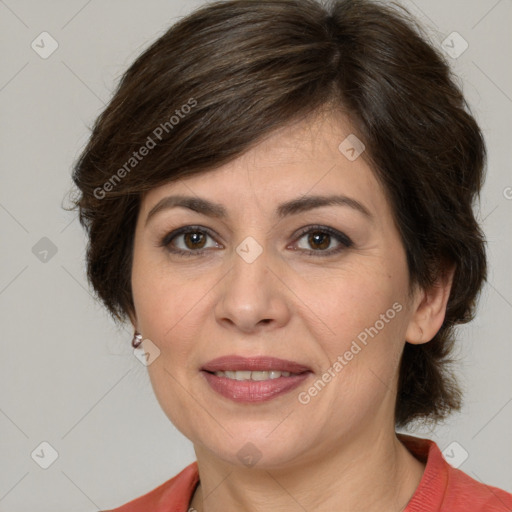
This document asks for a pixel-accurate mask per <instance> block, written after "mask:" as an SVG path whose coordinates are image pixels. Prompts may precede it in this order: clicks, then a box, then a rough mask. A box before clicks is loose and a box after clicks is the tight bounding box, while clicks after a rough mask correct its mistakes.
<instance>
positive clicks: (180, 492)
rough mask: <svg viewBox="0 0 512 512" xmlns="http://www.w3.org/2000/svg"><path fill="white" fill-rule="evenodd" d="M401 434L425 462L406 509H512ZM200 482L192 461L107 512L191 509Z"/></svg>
mask: <svg viewBox="0 0 512 512" xmlns="http://www.w3.org/2000/svg"><path fill="white" fill-rule="evenodd" d="M398 437H399V439H400V440H401V441H402V443H403V444H404V445H405V446H406V447H407V449H408V450H409V451H410V452H411V453H412V454H413V455H414V456H415V457H416V458H417V459H419V460H421V461H422V462H424V463H426V467H425V472H424V473H423V477H422V479H421V481H420V484H419V486H418V488H417V489H416V492H415V493H414V495H413V497H412V498H411V500H410V501H409V503H408V504H407V507H406V508H405V509H404V511H403V512H512V494H509V493H508V492H505V491H503V490H501V489H497V488H496V487H491V486H489V485H484V484H483V483H480V482H478V481H477V480H474V479H473V478H471V477H470V476H468V475H466V473H464V472H462V471H461V470H459V469H455V468H453V467H452V466H450V465H449V464H448V463H447V462H446V461H445V460H444V458H443V455H442V454H441V451H440V450H439V448H438V446H437V445H436V443H434V442H433V441H430V440H428V439H420V438H416V437H412V436H406V435H402V434H399V435H398ZM198 483H199V473H198V468H197V462H193V463H192V464H190V465H189V466H187V467H186V468H185V469H184V470H183V471H182V472H181V473H179V474H178V475H176V476H175V477H174V478H171V479H170V480H168V481H167V482H164V483H163V484H162V485H160V486H159V487H157V488H156V489H153V490H152V491H150V492H148V493H147V494H145V495H144V496H141V497H139V498H137V499H135V500H133V501H130V502H129V503H126V504H125V505H123V506H121V507H119V508H116V509H113V510H110V511H104V512H149V511H151V512H188V511H189V507H190V501H191V499H192V495H193V494H194V491H195V488H196V486H197V484H198Z"/></svg>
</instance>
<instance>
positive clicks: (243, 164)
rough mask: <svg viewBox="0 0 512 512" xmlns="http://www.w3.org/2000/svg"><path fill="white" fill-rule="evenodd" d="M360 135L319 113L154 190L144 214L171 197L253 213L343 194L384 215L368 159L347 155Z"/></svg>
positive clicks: (330, 115) (380, 193)
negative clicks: (252, 209) (301, 199)
mask: <svg viewBox="0 0 512 512" xmlns="http://www.w3.org/2000/svg"><path fill="white" fill-rule="evenodd" d="M354 131H355V130H354V129H353V127H352V126H351V125H350V123H349V122H348V120H347V118H345V117H343V116H342V115H340V114H336V115H335V114H333V113H326V112H321V113H316V114H315V115H312V116H310V117H308V118H304V119H302V120H300V121H296V122H294V123H293V124H289V125H286V126H284V127H282V128H279V129H278V130H276V131H274V132H272V133H270V134H269V135H267V136H266V137H265V139H264V140H262V141H261V142H259V143H258V144H255V145H254V146H253V147H252V148H251V149H249V150H248V151H247V152H246V153H244V154H243V155H241V156H239V157H238V158H236V159H234V160H232V161H231V162H229V163H227V164H225V165H221V166H219V167H217V168H215V169H212V170H208V171H205V172H201V173H200V174H197V175H194V176H191V177H187V178H185V179H180V180H178V181H172V182H169V183H166V184H164V185H162V186H159V187H156V188H154V189H152V190H150V191H149V192H147V193H146V195H145V196H144V198H143V201H142V210H143V212H145V213H146V214H147V212H148V211H149V210H150V209H151V208H152V206H154V205H155V204H156V203H157V202H158V201H160V200H161V199H162V198H164V197H166V196H167V195H169V194H171V193H172V194H184V195H188V196H197V197H209V198H211V199H214V200H216V201H218V202H222V203H224V204H226V205H227V209H228V210H229V208H230V206H229V205H232V206H233V207H234V208H237V207H240V208H242V207H243V208H244V209H247V208H249V207H250V206H249V205H250V203H251V202H255V201H256V202H258V205H259V208H260V209H261V208H263V209H265V205H268V208H269V209H270V208H271V207H272V206H274V205H275V204H276V203H281V202H283V201H285V200H289V199H295V198H297V197H301V196H305V195H327V194H329V195H331V194H336V193H338V194H344V195H346V196H350V197H354V198H356V199H357V200H358V201H360V202H362V203H364V204H366V205H368V207H369V209H371V210H374V211H375V212H376V213H380V214H382V213H384V210H386V211H389V205H388V204H387V201H386V199H385V197H384V191H383V190H382V189H381V186H380V184H379V183H378V181H377V179H376V177H375V175H374V173H373V171H372V169H371V168H370V166H369V164H368V163H367V159H366V158H365V156H366V155H364V152H363V153H361V155H360V156H359V157H357V158H355V159H353V154H351V153H347V152H346V149H347V147H349V146H350V145H351V144H352V142H353V141H354V140H356V141H357V139H354V137H357V136H356V135H355V134H354ZM358 139H359V138H358ZM340 146H341V147H340ZM360 149H361V147H357V148H356V150H360ZM347 156H349V157H350V158H348V157H347Z"/></svg>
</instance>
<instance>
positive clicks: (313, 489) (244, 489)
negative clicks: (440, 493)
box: [191, 431, 424, 512]
mask: <svg viewBox="0 0 512 512" xmlns="http://www.w3.org/2000/svg"><path fill="white" fill-rule="evenodd" d="M195 450H196V455H197V463H198V468H199V475H200V482H201V484H200V486H199V487H198V489H197V491H196V493H195V495H194V497H193V500H192V502H191V506H192V507H193V509H192V510H194V509H195V510H197V512H221V511H225V510H237V509H238V510H244V511H247V512H263V511H267V510H276V511H282V512H287V511H290V512H291V511H295V510H316V511H319V512H323V511H326V512H327V511H332V510H337V511H340V512H348V511H350V512H355V511H363V510H364V511H365V512H374V511H375V512H377V511H378V512H384V511H386V512H395V511H396V512H399V511H401V510H403V509H404V508H405V506H406V505H407V502H408V501H409V500H410V499H411V497H412V495H413V494H414V492H415V490H416V488H417V487H418V485H419V483H420V480H421V477H422V474H423V471H424V465H423V464H422V463H421V462H419V461H418V460H417V459H415V458H414V457H413V456H412V455H411V454H410V452H409V451H408V450H407V449H406V448H405V447H404V446H403V445H402V443H401V442H400V441H399V440H398V439H397V437H396V434H395V432H394V431H392V432H390V433H384V432H383V431H380V432H378V433H376V434H375V435H373V436H371V437H368V433H366V435H359V436H358V437H357V439H354V440H353V441H352V442H350V443H346V442H345V443H344V442H343V440H340V448H339V449H338V450H332V448H331V449H330V450H325V451H323V452H322V451H321V450H320V451H319V453H318V455H317V456H315V457H311V458H309V459H308V461H307V463H306V462H304V461H301V463H300V464H298V463H297V464H295V465H287V466H286V467H282V468H272V469H257V468H256V467H253V468H245V467H242V468H240V467H238V466H234V465H231V464H228V463H226V462H224V461H222V460H219V459H218V458H216V457H214V456H213V455H212V454H211V452H208V451H206V450H204V449H202V448H201V447H197V446H196V447H195Z"/></svg>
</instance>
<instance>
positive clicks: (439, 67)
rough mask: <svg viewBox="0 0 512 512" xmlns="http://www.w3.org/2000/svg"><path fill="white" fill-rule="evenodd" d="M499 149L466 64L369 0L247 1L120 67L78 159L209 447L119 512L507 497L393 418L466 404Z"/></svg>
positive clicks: (95, 228)
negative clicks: (494, 157) (480, 118)
mask: <svg viewBox="0 0 512 512" xmlns="http://www.w3.org/2000/svg"><path fill="white" fill-rule="evenodd" d="M484 162H485V146H484V142H483V139H482V135H481V132H480V129H479V127H478V126H477V124H476V122H475V120H474V119H473V117H472V116H471V114H470V113H469V111H468V109H467V107H466V104H465V101H464V98H463V96H462V94H461V92H460V90H459V89H458V88H457V86H456V85H455V83H454V82H453V81H452V78H451V75H450V72H449V68H448V66H447V65H446V63H445V62H444V60H443V59H442V57H441V56H440V55H439V54H438V52H437V51H436V50H434V49H433V48H432V47H431V46H430V45H429V44H428V43H426V42H425V41H424V40H423V39H422V37H421V33H420V32H419V30H418V28H417V27H416V26H415V24H414V22H413V21H411V20H410V19H409V18H408V17H407V16H406V15H405V14H404V13H403V12H401V11H398V10H396V9H394V8H391V7H385V6H383V5H380V4H375V3H372V2H370V1H367V0H340V1H333V2H331V3H330V4H329V5H328V6H322V5H321V4H320V3H319V2H316V1H314V0H270V1H262V2H255V1H250V0H231V1H227V2H220V3H213V4H209V5H208V6H206V7H204V8H202V9H200V10H198V11H196V12H195V13H193V14H192V15H190V16H188V17H187V18H185V19H183V20H181V21H180V22H179V23H177V24H176V25H174V26H173V27H171V29H170V30H169V31H168V32H167V33H166V34H164V35H163V36H162V37H161V38H159V39H158V40H157V41H156V42H155V43H154V44H153V45H152V46H151V47H150V48H149V49H148V50H146V51H145V52H144V53H143V54H142V55H141V56H140V57H139V58H138V59H137V60H136V62H135V63H134V64H133V65H132V66H131V67H130V69H128V71H127V72H126V74H125V75H124V77H123V79H122V81H121V83H120V86H119V88H118V91H117V93H116V94H115V96H114V97H113V99H112V101H111V102H110V104H109V105H108V107H107V108H106V110H105V111H104V112H103V113H102V114H101V116H100V117H99V119H98V120H97V122H96V125H95V127H94V130H93V133H92V136H91V139H90V141H89V143H88V145H87V147H86V149H85V150H84V152H83V154H82V156H81V158H80V159H79V161H78V163H77V165H76V168H75V171H74V181H75V183H76V185H77V186H78V188H79V190H80V196H79V197H78V198H77V200H76V206H77V207H78V208H79V211H80V220H81V222H82V224H83V225H84V227H86V229H87V231H88V235H89V246H88V253H87V265H88V277H89V280H90V282H91V283H92V285H93V286H94V288H95V290H96V291H97V293H98V295H99V297H100V298H101V299H102V301H103V302H104V304H105V305H106V307H107V308H108V310H109V311H110V312H111V314H112V316H113V317H114V319H116V320H117V321H120V322H122V321H124V320H127V319H129V320H130V322H131V324H132V325H133V328H134V339H133V341H132V344H133V346H134V347H135V348H136V350H138V351H141V350H142V353H140V354H139V355H140V357H142V358H144V359H145V361H146V364H147V367H148V371H149V376H150V379H151V383H152V386H153V389H154V391H155V394H156V397H157V399H158V401H159V403H160V405H161V407H162V408H163V410H164V411H165V413H166V414H167V416H168V417H169V419H170V420H171V421H172V422H173V423H174V425H176V427H177V428H178V429H179V430H180V431H181V432H182V433H183V434H184V435H185V436H187V437H188V438H189V439H190V440H191V441H192V442H193V444H194V449H195V453H196V456H197V462H195V463H194V464H192V465H190V466H188V467H187V468H185V469H184V470H183V471H182V472H181V473H180V474H179V475H177V476H176V477H174V478H172V479H171V480H169V481H167V482H165V483H163V484H162V485H161V486H159V487H158V488H156V489H154V490H153V491H150V492H148V493H147V494H146V495H144V496H142V497H140V498H138V499H136V500H134V501H132V502H130V503H128V504H126V505H124V506H122V507H120V508H118V509H116V510H117V511H118V512H128V511H130V512H131V511H139V510H140V511H142V510H154V511H158V512H164V511H171V510H172V511H186V510H195V511H199V512H202V511H205V512H213V511H220V510H222V511H225V510H244V511H260V510H265V511H266V510H283V511H285V510H286V511H295V510H308V511H313V510H314V511H326V512H327V511H329V512H330V511H334V510H336V511H356V510H361V511H362V510H364V511H370V512H371V511H374V510H379V511H383V510H385V511H389V512H395V511H397V512H398V511H403V510H405V511H408V512H412V511H419V510H421V511H449V512H456V511H459V510H460V511H462V510H463V511H465V512H466V511H469V510H471V511H486V512H489V511H495V512H498V511H500V512H502V511H503V512H504V511H507V510H510V509H512V495H510V494H508V493H506V492H505V491H503V490H500V489H496V488H493V487H489V486H486V485H484V484H482V483H479V482H477V481H475V480H473V479H472V478H470V477H469V476H468V475H466V474H464V473H462V472H461V471H459V470H457V469H454V468H452V467H450V466H449V465H448V464H447V463H446V462H445V461H444V459H443V458H442V455H441V453H440V451H439V448H438V447H437V445H436V444H435V443H433V442H432V441H429V440H423V439H419V438H414V437H412V436H405V435H400V434H397V433H396V432H395V428H396V427H404V426H407V425H410V424H411V423H412V422H413V421H417V420H429V421H435V420H439V419H442V418H444V417H446V416H447V415H448V414H449V413H450V412H451V411H453V410H457V409H458V408H459V407H460V398H461V397H460V392H459V388H458V387H457V383H456V382H455V380H454V378H453V376H452V375H451V374H450V372H449V368H448V366H447V364H448V362H449V360H448V357H449V354H450V350H451V347H452V345H453V342H454V331H453V329H454V327H455V326H456V325H457V324H460V323H464V322H467V321H469V320H470V319H471V318H472V316H473V314H474V307H475V301H476V298H477V297H478V294H479V291H480V289H481V286H482V284H483V282H484V281H485V277H486V258H485V251H484V241H483V236H482V232H481V230H480V227H479V226H478V224H477V222H476V220H475V217H474V214H473V211H472V204H473V201H474V199H475V198H476V197H477V195H478V193H479V191H480V188H481V184H482V180H483V168H484Z"/></svg>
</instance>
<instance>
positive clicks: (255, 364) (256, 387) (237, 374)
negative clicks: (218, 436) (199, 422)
mask: <svg viewBox="0 0 512 512" xmlns="http://www.w3.org/2000/svg"><path fill="white" fill-rule="evenodd" d="M201 373H202V374H203V376H204V377H205V379H206V382H207V383H208V384H209V386H210V388H211V389H212V390H213V391H215V392H216V393H218V394H220V395H222V396H223V397H225V398H228V399H230V400H232V401H235V402H245V403H254V402H265V401H268V400H271V399H273V398H276V397H278V396H280V395H283V394H285V393H288V392H290V391H292V390H293V389H295V388H296V387H297V386H299V385H300V384H301V383H302V382H303V381H304V380H306V379H307V378H308V377H309V376H310V375H312V373H313V372H312V370H311V369H310V368H309V367H308V366H305V365H303V364H300V363H297V362H295V361H288V360H285V359H278V358H274V357H250V358H245V357H240V356H234V355H232V356H224V357H220V358H217V359H214V360H212V361H209V362H208V363H207V364H205V365H204V366H203V367H202V368H201Z"/></svg>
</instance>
